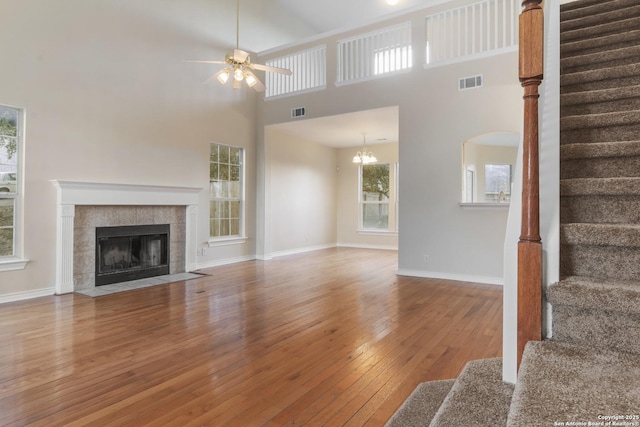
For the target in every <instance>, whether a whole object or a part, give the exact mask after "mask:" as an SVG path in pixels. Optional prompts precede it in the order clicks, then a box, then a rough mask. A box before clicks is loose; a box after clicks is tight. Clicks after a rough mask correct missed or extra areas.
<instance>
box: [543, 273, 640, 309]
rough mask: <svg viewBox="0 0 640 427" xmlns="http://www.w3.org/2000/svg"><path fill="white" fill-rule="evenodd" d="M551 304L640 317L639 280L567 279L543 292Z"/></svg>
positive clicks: (573, 277) (574, 277)
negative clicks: (618, 312) (632, 314)
mask: <svg viewBox="0 0 640 427" xmlns="http://www.w3.org/2000/svg"><path fill="white" fill-rule="evenodd" d="M546 297H547V300H548V301H549V302H550V303H551V304H553V305H556V304H557V305H563V306H572V307H579V308H589V309H595V310H603V311H609V312H614V311H621V312H625V313H635V314H640V304H637V301H638V299H639V298H640V281H629V280H627V281H624V280H618V281H612V280H598V279H594V278H590V277H576V276H572V277H567V278H565V279H563V280H561V281H560V282H558V283H555V284H554V285H552V286H550V287H549V288H548V289H547V290H546Z"/></svg>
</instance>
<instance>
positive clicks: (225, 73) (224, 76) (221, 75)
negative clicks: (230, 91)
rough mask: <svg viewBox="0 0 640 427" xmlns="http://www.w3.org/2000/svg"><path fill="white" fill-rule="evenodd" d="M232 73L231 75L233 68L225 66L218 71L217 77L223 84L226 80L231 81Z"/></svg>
mask: <svg viewBox="0 0 640 427" xmlns="http://www.w3.org/2000/svg"><path fill="white" fill-rule="evenodd" d="M230 75H231V70H230V69H228V68H223V69H222V70H220V71H218V72H217V73H216V74H215V76H216V79H218V81H219V82H220V83H222V84H225V83H226V82H228V81H229V76H230Z"/></svg>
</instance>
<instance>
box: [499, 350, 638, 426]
mask: <svg viewBox="0 0 640 427" xmlns="http://www.w3.org/2000/svg"><path fill="white" fill-rule="evenodd" d="M639 384H640V358H639V357H638V355H637V354H629V353H623V352H614V351H607V350H604V349H593V348H590V347H585V346H575V345H569V344H561V343H557V342H553V341H544V342H530V343H528V344H527V346H526V348H525V352H524V356H523V359H522V364H521V365H520V370H519V372H518V385H517V387H516V389H515V391H514V394H513V399H512V403H511V409H510V411H509V417H508V421H507V425H508V426H509V427H543V426H544V427H548V426H553V425H559V424H554V423H559V422H563V423H567V422H574V423H576V422H579V423H584V425H587V423H588V422H592V423H595V422H599V421H603V420H602V419H601V418H599V416H603V415H634V414H635V415H637V414H638V411H639V407H640V385H639ZM621 421H624V420H621ZM565 425H567V424H565ZM574 425H583V424H574ZM621 425H624V424H621Z"/></svg>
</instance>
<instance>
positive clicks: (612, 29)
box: [560, 15, 640, 42]
mask: <svg viewBox="0 0 640 427" xmlns="http://www.w3.org/2000/svg"><path fill="white" fill-rule="evenodd" d="M639 23H640V17H638V16H631V17H629V15H627V17H626V19H623V20H618V21H614V22H604V23H602V24H600V25H593V26H587V27H585V28H576V29H572V30H568V31H563V32H562V33H561V35H560V41H561V42H568V41H573V40H583V39H588V38H593V37H599V36H605V35H607V34H615V33H616V32H619V31H620V29H621V28H623V29H629V30H635V29H637V28H638V27H640V25H639ZM560 25H561V26H562V24H560Z"/></svg>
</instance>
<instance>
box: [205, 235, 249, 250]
mask: <svg viewBox="0 0 640 427" xmlns="http://www.w3.org/2000/svg"><path fill="white" fill-rule="evenodd" d="M247 240H248V237H225V238H219V239H209V241H208V242H207V243H208V244H209V247H210V248H215V247H217V246H230V245H242V244H244V243H246V242H247Z"/></svg>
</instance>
